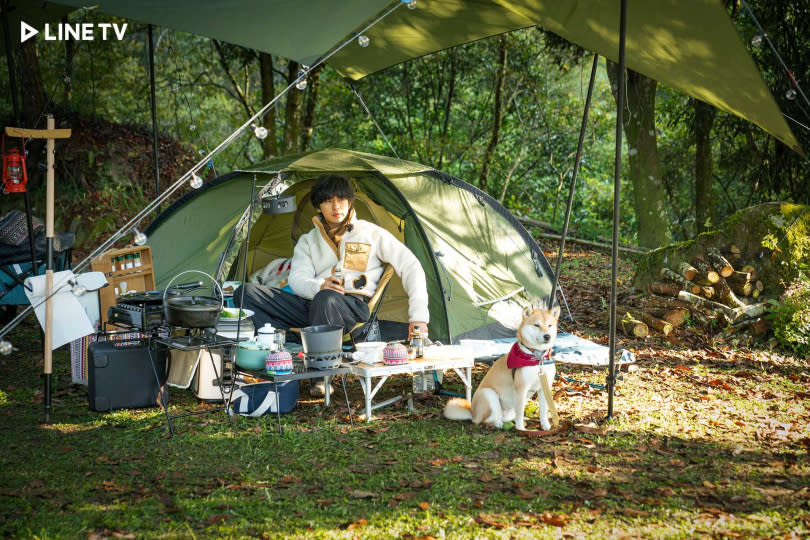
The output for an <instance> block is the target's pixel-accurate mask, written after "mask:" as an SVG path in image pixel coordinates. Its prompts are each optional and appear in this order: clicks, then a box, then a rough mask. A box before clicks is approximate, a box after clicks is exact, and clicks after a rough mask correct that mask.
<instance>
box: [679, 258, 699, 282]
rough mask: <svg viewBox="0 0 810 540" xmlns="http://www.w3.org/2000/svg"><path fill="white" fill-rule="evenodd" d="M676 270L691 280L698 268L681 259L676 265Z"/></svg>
mask: <svg viewBox="0 0 810 540" xmlns="http://www.w3.org/2000/svg"><path fill="white" fill-rule="evenodd" d="M678 272H679V273H680V274H681V275H682V276H683V277H685V278H686V279H687V280H688V281H692V280H693V279H695V276H696V275H697V274H698V269H697V268H695V267H694V266H692V265H691V264H689V263H688V262H686V261H683V262H682V263H681V264H679V265H678Z"/></svg>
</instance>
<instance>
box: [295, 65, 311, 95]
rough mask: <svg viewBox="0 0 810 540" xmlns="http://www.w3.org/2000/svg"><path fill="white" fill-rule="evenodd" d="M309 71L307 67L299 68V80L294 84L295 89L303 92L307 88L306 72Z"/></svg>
mask: <svg viewBox="0 0 810 540" xmlns="http://www.w3.org/2000/svg"><path fill="white" fill-rule="evenodd" d="M308 71H309V66H301V69H299V70H298V78H299V79H300V80H299V81H298V82H297V83H295V87H296V88H298V89H299V90H304V89H306V87H307V72H308Z"/></svg>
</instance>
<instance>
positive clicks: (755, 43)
mask: <svg viewBox="0 0 810 540" xmlns="http://www.w3.org/2000/svg"><path fill="white" fill-rule="evenodd" d="M763 39H764V37H763V35H762V34H757V35H755V36H754V37H752V38H751V46H752V47H753V48H755V49H759V48H760V47H762V40H763Z"/></svg>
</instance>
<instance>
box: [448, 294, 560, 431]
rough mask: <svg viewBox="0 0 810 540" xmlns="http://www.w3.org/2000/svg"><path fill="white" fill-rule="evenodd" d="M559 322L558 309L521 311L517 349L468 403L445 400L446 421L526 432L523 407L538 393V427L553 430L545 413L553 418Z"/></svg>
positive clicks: (497, 365) (496, 366) (492, 371)
mask: <svg viewBox="0 0 810 540" xmlns="http://www.w3.org/2000/svg"><path fill="white" fill-rule="evenodd" d="M559 318H560V307H559V306H555V307H554V308H553V309H551V310H547V309H543V308H541V307H538V306H537V305H532V306H529V307H527V308H526V309H525V310H524V311H523V320H522V321H521V323H520V326H519V327H518V331H517V342H516V343H515V345H514V346H513V347H512V349H511V350H510V351H509V353H508V354H506V355H504V356H501V357H500V358H498V360H496V361H495V363H494V364H493V365H492V367H491V368H490V369H489V371H488V372H487V374H486V375H485V376H484V379H483V380H482V381H481V384H480V385H479V386H478V389H476V391H475V394H474V395H473V398H472V403H471V402H469V401H467V400H466V399H459V398H454V399H451V400H450V401H448V403H447V405H446V406H445V408H444V416H445V418H449V419H450V420H472V421H473V423H474V424H480V423H482V422H483V423H485V424H489V425H491V426H493V427H496V428H501V427H503V424H504V422H511V421H514V422H515V427H516V428H517V429H519V430H525V429H526V423H525V419H524V417H523V413H524V410H525V409H526V402H527V401H528V400H529V399H531V398H532V396H534V394H535V393H540V399H539V400H538V403H539V406H540V424H541V426H542V427H543V429H545V430H548V429H551V424H550V422H549V419H548V413H549V410H550V411H551V413H552V416H553V417H555V416H556V410H555V409H554V403H553V401H552V396H551V395H550V393H551V384H552V383H553V382H554V375H555V368H554V361H553V360H552V359H551V347H552V346H553V345H554V339H555V338H556V337H557V321H558V320H559ZM541 377H545V378H546V380H547V383H548V384H544V381H543V380H542V379H541ZM544 389H546V390H547V392H544ZM555 420H556V419H555Z"/></svg>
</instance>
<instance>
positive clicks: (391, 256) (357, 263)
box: [289, 217, 430, 322]
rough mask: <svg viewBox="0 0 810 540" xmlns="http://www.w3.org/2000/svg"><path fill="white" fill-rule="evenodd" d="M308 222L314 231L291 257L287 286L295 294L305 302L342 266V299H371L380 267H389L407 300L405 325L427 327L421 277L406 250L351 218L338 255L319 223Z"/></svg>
mask: <svg viewBox="0 0 810 540" xmlns="http://www.w3.org/2000/svg"><path fill="white" fill-rule="evenodd" d="M312 221H313V222H314V223H315V228H314V229H312V230H311V231H309V232H308V233H306V234H305V235H303V236H302V237H301V238H300V239H299V240H298V242H297V243H296V245H295V250H294V251H293V258H292V263H291V268H290V276H289V285H290V288H291V289H292V290H293V292H294V293H295V294H297V295H298V296H300V297H302V298H307V299H309V300H311V299H312V298H313V297H314V296H315V294H317V293H318V291H320V290H321V285H323V282H324V281H325V280H326V279H327V278H328V277H329V276H331V275H332V274H333V271H334V269H335V267H340V266H341V265H342V268H343V283H344V285H343V288H344V290H345V291H346V293H352V294H360V295H363V296H368V297H371V296H372V295H373V294H374V291H376V290H377V283H379V281H380V276H381V275H382V273H383V266H384V265H385V263H391V266H393V267H394V271H396V273H397V275H398V276H399V277H400V278H401V279H402V286H403V288H404V289H405V292H406V293H407V294H408V320H409V321H424V322H429V317H430V315H429V313H428V295H427V282H426V280H425V271H424V270H423V269H422V266H421V264H419V260H418V259H417V258H416V256H415V255H414V254H413V253H412V252H411V250H410V249H408V248H407V247H406V246H405V245H404V244H403V243H402V242H400V241H399V240H397V238H396V237H395V236H394V235H393V234H391V233H389V232H388V231H386V230H385V229H383V228H382V227H379V226H378V225H375V224H374V223H371V222H369V221H365V220H362V219H357V218H356V217H355V218H353V219H352V220H351V222H350V223H351V225H352V227H351V230H350V231H346V233H345V234H344V235H343V238H342V239H341V241H340V246H339V249H335V246H334V244H333V243H332V242H331V241H330V240H329V238H328V236H327V235H326V231H325V230H324V228H323V224H322V223H321V220H320V219H319V218H318V217H315V218H313V220H312ZM338 263H340V264H338Z"/></svg>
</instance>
